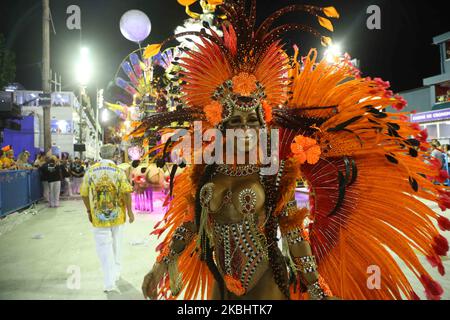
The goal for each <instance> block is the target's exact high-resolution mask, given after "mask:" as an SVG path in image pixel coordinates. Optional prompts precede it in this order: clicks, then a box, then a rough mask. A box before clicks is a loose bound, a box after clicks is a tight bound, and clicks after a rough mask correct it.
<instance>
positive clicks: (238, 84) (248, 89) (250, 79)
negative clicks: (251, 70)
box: [232, 72, 256, 97]
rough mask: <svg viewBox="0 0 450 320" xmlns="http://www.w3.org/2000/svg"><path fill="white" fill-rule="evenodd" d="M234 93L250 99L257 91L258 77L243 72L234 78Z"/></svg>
mask: <svg viewBox="0 0 450 320" xmlns="http://www.w3.org/2000/svg"><path fill="white" fill-rule="evenodd" d="M232 81H233V92H234V93H236V94H240V95H241V96H244V97H248V96H250V95H251V94H252V93H253V91H255V90H256V77H255V76H254V75H252V74H248V73H246V72H241V73H239V74H238V75H237V76H234V77H233V80H232Z"/></svg>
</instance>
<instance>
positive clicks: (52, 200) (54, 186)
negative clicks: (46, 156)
mask: <svg viewBox="0 0 450 320" xmlns="http://www.w3.org/2000/svg"><path fill="white" fill-rule="evenodd" d="M42 171H43V172H44V176H46V177H47V181H48V187H49V192H48V194H49V195H48V198H49V206H50V208H57V207H59V196H60V192H61V181H62V180H63V175H62V168H61V164H60V163H59V160H58V158H56V157H55V156H52V157H51V158H50V160H49V162H47V163H46V164H45V165H44V166H43V167H42Z"/></svg>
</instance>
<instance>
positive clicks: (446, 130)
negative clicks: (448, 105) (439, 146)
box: [439, 122, 450, 139]
mask: <svg viewBox="0 0 450 320" xmlns="http://www.w3.org/2000/svg"><path fill="white" fill-rule="evenodd" d="M439 135H440V138H441V139H442V138H450V122H444V123H440V124H439Z"/></svg>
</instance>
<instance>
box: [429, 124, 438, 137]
mask: <svg viewBox="0 0 450 320" xmlns="http://www.w3.org/2000/svg"><path fill="white" fill-rule="evenodd" d="M427 130H428V139H429V140H433V139H438V138H439V137H438V132H437V130H438V128H437V124H430V125H427Z"/></svg>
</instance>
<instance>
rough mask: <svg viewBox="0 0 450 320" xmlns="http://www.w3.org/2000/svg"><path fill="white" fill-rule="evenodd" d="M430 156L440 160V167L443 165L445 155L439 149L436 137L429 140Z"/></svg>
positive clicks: (439, 145) (442, 167) (439, 144)
mask: <svg viewBox="0 0 450 320" xmlns="http://www.w3.org/2000/svg"><path fill="white" fill-rule="evenodd" d="M431 156H432V157H433V158H436V159H438V160H439V161H440V162H441V169H444V167H445V157H444V153H443V152H442V150H441V143H440V142H439V141H438V140H437V139H433V140H432V141H431Z"/></svg>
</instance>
